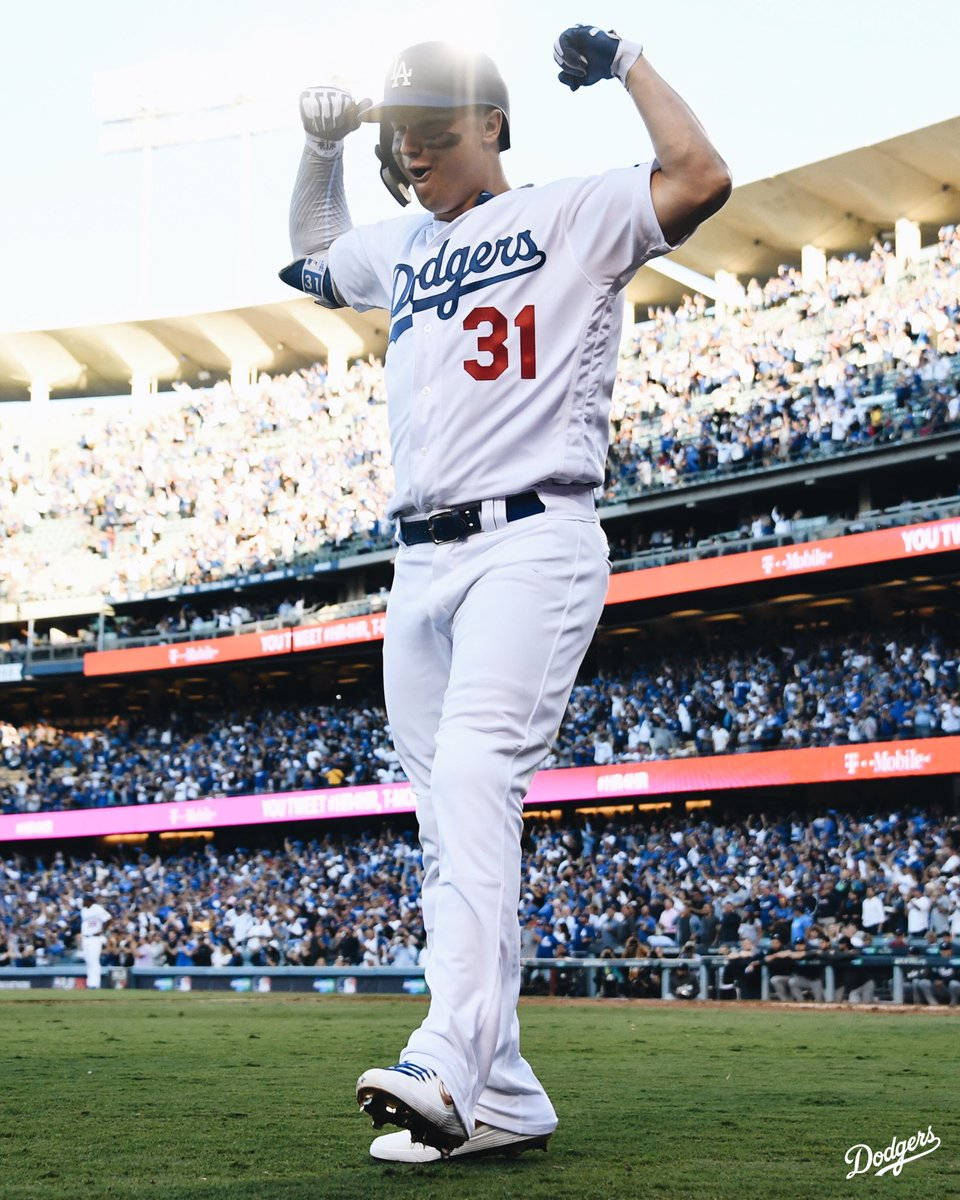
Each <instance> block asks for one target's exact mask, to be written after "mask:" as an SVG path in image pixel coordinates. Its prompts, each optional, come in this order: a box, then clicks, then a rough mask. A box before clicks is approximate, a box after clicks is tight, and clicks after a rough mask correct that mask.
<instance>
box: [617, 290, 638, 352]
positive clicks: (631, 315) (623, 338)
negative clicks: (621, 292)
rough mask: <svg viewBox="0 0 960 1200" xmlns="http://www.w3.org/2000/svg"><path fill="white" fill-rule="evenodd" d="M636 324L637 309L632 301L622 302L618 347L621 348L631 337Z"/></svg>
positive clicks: (625, 299)
mask: <svg viewBox="0 0 960 1200" xmlns="http://www.w3.org/2000/svg"><path fill="white" fill-rule="evenodd" d="M636 323H637V309H636V305H635V304H634V303H633V301H632V300H628V299H627V297H624V300H623V330H622V331H621V334H620V346H621V348H623V347H624V346H626V344H627V343H628V342H629V341H630V339H631V338H632V337H633V327H634V325H636Z"/></svg>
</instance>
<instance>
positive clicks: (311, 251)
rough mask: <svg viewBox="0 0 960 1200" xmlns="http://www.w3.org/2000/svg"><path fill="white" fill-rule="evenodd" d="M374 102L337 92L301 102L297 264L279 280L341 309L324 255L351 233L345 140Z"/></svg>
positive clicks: (314, 93) (325, 90)
mask: <svg viewBox="0 0 960 1200" xmlns="http://www.w3.org/2000/svg"><path fill="white" fill-rule="evenodd" d="M369 105H370V101H369V100H363V101H361V102H360V103H359V104H358V103H357V102H356V101H354V99H353V97H352V96H351V95H350V93H349V92H345V91H343V90H342V89H341V88H335V87H315V88H308V89H307V90H306V91H305V92H303V93H302V94H301V96H300V119H301V120H302V122H303V128H304V131H305V133H306V135H307V140H306V144H305V145H304V148H303V155H302V156H301V159H300V170H299V172H298V173H297V181H296V183H295V184H294V188H293V196H292V198H291V200H290V248H291V249H292V251H293V254H294V259H295V261H294V262H292V263H291V264H290V265H289V266H288V267H285V268H284V269H283V270H282V271H281V272H280V278H281V279H282V280H283V281H284V282H285V283H289V284H290V285H291V286H293V287H295V288H299V289H300V290H302V291H306V292H312V293H315V296H316V299H317V300H318V301H320V302H321V303H324V304H328V305H330V306H333V307H339V306H340V305H342V301H341V300H340V298H339V296H338V295H337V294H336V291H335V289H334V288H333V285H332V283H331V282H330V279H329V273H328V272H327V271H326V264H325V260H324V251H325V250H326V249H327V248H328V247H329V246H330V245H331V244H332V243H333V241H334V240H335V239H336V238H338V237H339V236H340V235H341V234H342V233H346V232H347V230H349V229H350V228H352V225H351V221H350V210H349V209H348V207H347V197H346V195H345V193H344V190H343V139H344V138H345V137H346V136H347V134H348V133H351V132H352V131H353V130H354V129H357V128H358V127H359V125H360V115H361V113H362V112H363V110H364V108H367V107H369Z"/></svg>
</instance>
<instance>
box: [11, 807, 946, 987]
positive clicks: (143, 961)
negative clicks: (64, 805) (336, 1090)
mask: <svg viewBox="0 0 960 1200" xmlns="http://www.w3.org/2000/svg"><path fill="white" fill-rule="evenodd" d="M592 821H593V823H591V820H590V819H588V820H586V821H585V822H577V821H567V822H562V823H553V822H538V823H531V825H530V828H529V830H528V836H527V839H526V842H527V849H526V852H525V854H524V861H523V868H522V887H521V902H520V911H519V920H520V922H521V925H522V953H523V955H524V956H525V957H558V958H562V957H564V956H572V957H591V956H597V955H602V956H606V957H614V958H617V957H626V958H637V957H644V956H646V955H647V954H653V955H658V956H659V955H663V954H675V953H676V952H677V951H678V950H679V951H681V952H682V951H683V949H684V948H685V947H686V948H688V949H689V948H696V949H698V950H700V951H703V952H717V951H720V952H724V953H730V954H732V955H737V954H739V955H741V956H742V957H743V960H744V962H745V961H747V959H748V958H749V957H751V956H753V955H754V954H755V953H757V952H758V951H759V949H760V948H761V947H763V948H765V949H766V950H767V953H768V954H771V953H773V954H775V953H776V952H777V944H776V943H773V941H772V939H773V938H779V940H780V942H782V943H783V945H784V946H786V947H792V946H796V945H812V944H816V943H819V941H820V939H821V938H826V939H827V941H828V943H829V944H830V945H832V946H834V947H836V948H838V949H842V948H843V947H844V946H846V947H851V946H852V947H854V948H860V947H863V946H864V945H865V944H867V943H873V944H874V945H884V944H890V943H892V945H893V947H894V948H899V950H900V952H901V953H903V952H904V951H905V950H906V949H907V948H908V947H909V948H912V949H913V950H917V949H920V950H925V949H926V950H929V951H931V952H936V951H937V946H938V943H943V942H944V941H945V940H951V939H952V941H960V853H958V847H957V841H956V830H955V829H953V828H952V827H951V825H950V824H949V822H947V821H946V820H944V819H943V817H942V815H938V814H937V813H934V812H924V811H920V810H916V809H913V808H907V809H904V810H902V811H899V812H876V813H872V814H870V815H860V816H853V815H842V814H838V813H835V812H832V811H831V812H827V813H823V814H821V815H820V816H818V817H815V818H813V819H812V820H811V819H806V820H805V819H801V818H800V817H799V816H797V815H796V814H793V815H790V816H786V817H770V816H764V815H762V814H754V815H751V816H748V817H745V818H741V819H737V820H733V821H724V822H720V821H716V820H710V819H707V820H699V821H694V820H691V819H689V818H687V819H680V818H670V819H667V820H665V821H659V822H654V823H643V822H640V821H637V820H633V819H631V820H628V821H621V822H618V823H613V822H610V823H604V822H602V821H599V820H597V819H592ZM421 877H422V872H421V860H420V853H419V850H418V848H417V847H416V844H415V842H414V840H413V838H412V835H407V834H393V833H390V832H389V831H381V832H379V833H377V834H367V835H357V834H344V833H342V832H341V833H337V834H331V835H329V836H325V837H323V838H322V839H319V840H310V841H300V840H296V839H294V840H291V841H287V842H286V843H285V845H284V847H283V849H274V850H266V849H265V850H257V849H249V850H237V851H233V852H228V851H222V850H218V849H216V848H214V847H213V846H207V847H206V848H205V849H204V850H203V851H202V852H195V853H181V854H177V855H173V856H167V857H159V856H157V857H153V856H150V855H148V854H145V853H137V852H130V851H127V852H119V851H117V852H115V853H112V854H111V855H109V856H106V857H104V856H99V855H93V856H84V857H80V858H74V857H72V856H69V855H67V854H64V853H62V852H58V853H56V854H55V855H53V856H52V857H49V858H48V859H47V860H46V861H41V860H36V861H30V860H28V859H26V858H24V857H22V856H21V857H7V858H0V966H6V965H14V966H16V965H19V966H32V965H37V964H39V965H52V964H56V963H57V962H61V961H64V960H65V959H69V958H70V957H72V956H74V957H75V956H77V947H76V943H77V940H78V939H77V933H78V929H79V904H80V900H81V898H82V897H83V896H84V895H85V894H90V895H93V896H95V897H96V899H97V900H98V901H99V902H100V903H102V904H104V905H105V906H106V907H107V909H108V911H110V912H111V913H112V915H113V917H114V923H113V925H112V927H111V929H110V935H109V938H108V942H107V945H106V947H105V954H104V961H105V963H106V964H107V965H110V964H118V965H127V966H133V965H137V966H148V967H149V966H156V965H163V964H166V965H170V966H189V965H210V964H211V963H212V964H213V965H229V964H233V965H241V964H247V963H253V964H257V965H278V964H303V965H314V964H322V963H328V964H339V965H350V964H363V965H367V966H377V965H381V964H392V965H397V966H408V965H413V964H415V963H417V961H418V960H419V957H420V950H421V947H422V946H423V942H424V931H423V924H422V917H421V913H420V909H419V903H418V902H419V890H420V884H421ZM742 966H743V964H742V963H741V970H742ZM633 978H634V981H635V980H636V976H634V977H633ZM630 982H631V981H630V979H628V978H627V977H626V976H624V978H623V985H624V989H625V993H624V994H642V993H641V992H639V991H631V990H630V987H629V985H630ZM646 982H647V983H649V980H647V981H646ZM638 986H639V984H638Z"/></svg>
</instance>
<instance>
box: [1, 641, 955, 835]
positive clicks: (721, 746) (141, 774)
mask: <svg viewBox="0 0 960 1200" xmlns="http://www.w3.org/2000/svg"><path fill="white" fill-rule="evenodd" d="M632 659H633V660H632V661H630V660H629V659H628V660H622V661H621V662H620V665H619V666H618V668H617V669H616V670H615V671H605V672H604V673H602V674H601V675H598V676H596V677H595V678H592V679H589V680H586V681H583V682H580V683H578V684H577V686H576V687H575V688H574V691H573V694H572V696H571V699H570V704H569V706H568V710H567V714H566V717H565V719H564V722H563V724H562V726H561V729H560V734H559V737H558V739H557V742H556V745H555V746H554V748H553V750H552V752H551V754H550V756H549V758H548V759H547V761H546V765H547V766H548V767H556V766H585V765H592V764H598V765H604V764H606V763H610V762H619V761H645V760H648V759H656V758H669V757H676V756H682V755H692V754H723V753H734V752H749V751H755V750H765V749H772V748H775V747H787V748H790V747H796V746H822V745H835V744H846V743H855V742H869V741H874V740H878V739H879V740H889V739H895V738H901V737H914V738H916V737H929V736H936V735H938V734H956V733H960V689H958V665H960V642H958V640H957V638H956V631H955V629H954V627H953V623H952V622H947V623H946V624H944V625H942V626H940V627H935V628H929V629H918V628H917V626H916V623H915V622H912V621H911V622H903V623H901V624H895V625H891V626H890V627H887V628H878V629H876V630H871V631H868V632H863V633H859V634H854V633H844V634H841V633H834V634H830V635H823V634H817V635H810V634H805V635H799V636H798V635H796V634H795V633H794V632H793V631H791V637H790V644H789V645H784V644H780V643H779V642H778V641H777V640H770V641H768V642H767V643H766V644H761V645H758V644H757V642H756V636H755V634H754V635H751V640H750V642H749V644H747V643H743V644H740V645H738V644H737V641H736V639H735V638H734V637H733V636H732V635H726V636H725V637H724V639H723V640H722V641H717V640H713V641H703V642H702V643H700V644H698V643H697V641H695V640H691V639H690V637H687V638H685V639H684V641H683V643H682V645H681V644H677V645H676V646H675V648H674V649H673V651H672V652H667V650H666V648H663V647H661V648H659V649H658V650H657V651H656V652H652V653H647V654H644V653H643V651H642V650H641V649H639V648H638V649H636V650H635V651H634V652H633V656H632ZM0 766H2V768H3V772H4V774H3V777H2V778H0V810H2V811H4V812H36V811H40V810H46V809H65V808H94V807H102V806H109V805H116V804H138V803H152V802H159V801H170V800H176V801H180V800H188V799H194V798H196V797H199V796H204V795H213V794H242V793H254V792H275V791H291V790H297V789H301V788H316V787H329V786H333V785H337V784H340V783H347V784H357V783H366V782H384V783H385V782H392V781H396V780H399V779H402V778H403V774H402V770H401V768H400V766H399V763H398V760H397V757H396V754H395V752H394V750H393V748H392V745H391V740H390V731H389V726H388V724H387V718H386V713H385V712H384V711H383V708H382V707H381V706H380V702H379V700H377V699H375V698H373V697H368V698H367V700H366V701H365V702H363V703H357V702H356V701H354V702H353V703H323V704H310V705H299V706H297V705H293V704H291V705H290V706H289V707H286V708H284V709H282V710H277V711H269V710H264V709H263V708H262V707H261V708H248V709H237V710H236V711H233V712H229V713H226V714H223V713H219V712H218V713H217V714H216V715H210V714H209V713H205V712H203V711H201V710H198V709H177V708H172V709H168V710H167V711H161V712H160V713H159V714H157V715H152V716H147V717H146V718H145V719H143V720H141V721H139V722H137V723H133V722H131V721H130V720H128V719H122V718H120V717H119V716H117V717H114V718H113V719H111V720H109V721H106V722H103V723H101V724H100V725H99V726H94V727H93V728H89V727H85V728H76V727H74V728H73V729H69V730H68V729H64V728H57V727H54V726H49V725H45V724H39V723H37V724H32V725H30V726H27V727H23V728H17V727H14V726H12V725H9V724H0Z"/></svg>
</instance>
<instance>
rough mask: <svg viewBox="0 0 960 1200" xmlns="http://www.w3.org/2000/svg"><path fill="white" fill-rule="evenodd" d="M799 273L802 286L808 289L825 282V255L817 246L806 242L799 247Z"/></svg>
mask: <svg viewBox="0 0 960 1200" xmlns="http://www.w3.org/2000/svg"><path fill="white" fill-rule="evenodd" d="M800 274H801V276H802V277H803V286H804V287H805V288H806V289H808V290H809V289H810V288H812V287H813V286H814V285H815V284H818V283H824V282H826V278H827V256H826V254H825V253H824V252H823V251H822V250H821V249H820V247H819V246H814V245H811V244H810V243H809V242H808V243H807V245H806V246H801V247H800Z"/></svg>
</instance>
